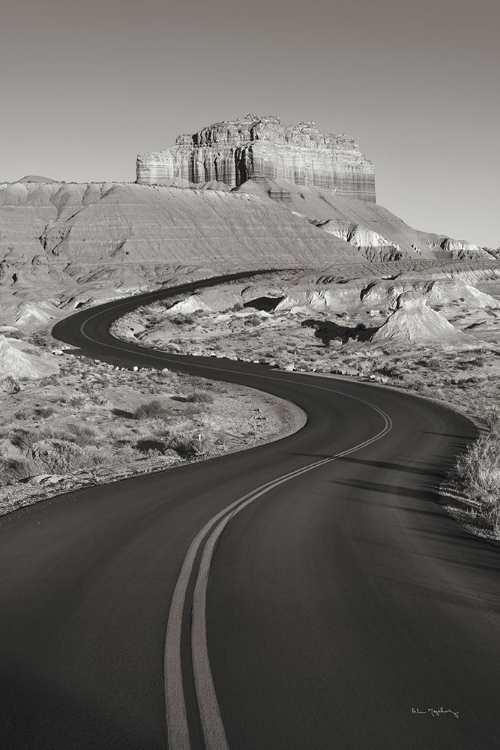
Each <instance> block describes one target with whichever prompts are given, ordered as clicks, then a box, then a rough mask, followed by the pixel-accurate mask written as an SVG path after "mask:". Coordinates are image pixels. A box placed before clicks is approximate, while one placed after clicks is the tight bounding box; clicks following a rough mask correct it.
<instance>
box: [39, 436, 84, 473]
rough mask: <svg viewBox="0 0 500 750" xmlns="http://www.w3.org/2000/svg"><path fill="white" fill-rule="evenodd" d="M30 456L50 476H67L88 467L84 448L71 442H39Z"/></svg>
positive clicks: (56, 440) (54, 440) (55, 440)
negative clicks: (75, 470) (78, 469)
mask: <svg viewBox="0 0 500 750" xmlns="http://www.w3.org/2000/svg"><path fill="white" fill-rule="evenodd" d="M30 456H31V458H33V459H35V460H36V462H37V463H38V464H39V465H40V466H41V467H43V469H44V471H46V472H47V473H50V474H67V473H69V472H70V471H73V470H74V469H77V468H80V467H82V466H85V465H86V461H85V451H84V450H83V448H80V446H79V445H76V443H73V442H70V441H69V440H58V439H52V440H39V441H38V442H37V443H34V445H33V446H32V447H31V449H30Z"/></svg>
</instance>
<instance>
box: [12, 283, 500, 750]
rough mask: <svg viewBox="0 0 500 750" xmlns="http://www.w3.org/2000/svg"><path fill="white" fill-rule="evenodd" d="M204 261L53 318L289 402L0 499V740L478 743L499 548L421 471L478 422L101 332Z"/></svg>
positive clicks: (120, 746)
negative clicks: (215, 435) (180, 444)
mask: <svg viewBox="0 0 500 750" xmlns="http://www.w3.org/2000/svg"><path fill="white" fill-rule="evenodd" d="M210 283H214V282H213V280H212V281H210V280H209V281H207V282H196V283H193V284H188V285H184V286H183V287H176V288H174V289H171V290H167V291H165V290H163V291H159V292H153V293H149V294H144V295H140V296H138V297H135V298H130V299H128V300H119V301H115V302H111V303H108V304H105V305H100V306H99V307H95V308H92V309H89V310H84V311H80V312H78V313H76V314H74V315H72V316H71V317H69V318H67V319H65V320H63V321H61V322H60V323H58V324H57V325H56V326H55V329H54V334H55V336H56V337H57V338H59V339H61V340H63V341H66V342H68V343H70V344H73V345H74V346H76V347H79V348H81V349H82V350H83V351H84V352H85V353H88V354H90V355H91V356H92V357H96V358H99V359H101V360H104V361H110V362H113V363H119V364H120V365H121V366H126V367H132V366H134V365H137V366H140V367H143V366H147V367H152V368H163V367H169V368H170V369H175V370H179V371H183V372H187V373H195V374H197V375H201V376H203V377H208V378H215V379H217V380H222V381H227V382H231V383H239V384H242V385H246V386H251V387H254V388H259V389H261V390H263V391H267V392H268V393H271V394H276V395H278V396H281V397H282V398H286V399H289V400H290V401H293V402H294V403H295V404H297V405H298V406H300V407H301V408H302V409H303V410H304V411H305V412H306V414H307V424H306V425H305V427H303V428H302V429H301V430H300V431H299V432H297V433H295V434H294V435H291V436H289V437H287V438H285V439H283V440H280V441H278V442H275V443H272V444H269V445H263V446H259V447H257V448H254V449H252V450H248V451H244V452H240V453H235V454H232V455H228V456H225V457H221V458H217V459H213V460H209V461H205V462H201V463H197V464H194V465H191V466H185V467H181V468H177V469H174V470H172V471H168V472H166V473H158V474H153V475H147V476H142V477H137V478H133V479H128V480H125V481H121V482H116V483H113V484H110V485H107V486H98V487H94V488H90V489H86V490H81V491H78V492H74V493H69V494H66V495H61V496H59V497H57V498H53V499H51V500H49V501H45V502H41V503H39V504H37V505H34V506H31V507H29V508H25V509H23V510H20V511H17V512H15V513H12V514H10V515H9V516H5V517H4V518H2V519H1V520H0V665H1V672H0V707H1V714H2V718H1V726H0V748H2V750H63V749H64V750H115V749H116V750H159V749H160V748H166V747H169V748H170V750H201V749H202V748H205V749H206V750H332V749H333V748H340V749H341V750H357V749H358V748H359V749H360V750H361V749H365V748H366V750H374V749H378V748H380V750H392V749H393V748H394V750H413V749H415V750H431V749H432V750H433V749H434V748H436V750H448V748H449V750H462V749H463V750H472V749H474V750H475V749H476V748H478V749H479V748H480V749H481V750H488V749H489V748H492V749H493V748H495V750H496V748H498V747H500V712H499V710H498V706H499V699H500V698H499V696H500V592H499V586H498V581H499V577H498V573H499V568H500V562H499V560H500V558H499V550H498V546H495V545H494V544H490V543H486V542H484V541H482V540H480V539H478V538H474V537H472V536H470V535H468V534H467V533H465V532H464V531H463V530H462V529H461V528H460V527H459V526H457V524H455V523H454V521H453V520H452V519H450V518H449V517H448V516H447V515H446V513H445V512H444V511H443V510H442V509H441V508H440V505H439V496H438V494H437V492H436V488H437V486H438V485H439V482H440V481H441V479H442V477H443V475H444V473H445V472H446V470H447V469H448V467H449V466H450V464H451V462H452V461H453V459H454V456H455V455H456V454H457V452H458V451H460V450H463V448H464V447H465V445H466V444H467V442H468V441H470V440H471V439H472V438H473V437H475V435H476V429H475V428H474V426H473V425H472V424H471V423H470V422H468V421H467V420H466V419H465V418H464V417H462V416H461V415H459V414H457V413H455V412H453V411H451V410H449V409H446V408H444V407H442V406H439V405H437V404H434V403H431V402H429V401H425V400H423V399H419V398H416V397H414V396H411V395H408V394H405V393H403V392H396V391H393V390H390V389H387V388H381V387H376V386H372V385H368V384H364V383H361V382H351V381H347V380H341V379H332V378H321V377H312V376H307V375H300V374H297V373H284V372H279V371H276V370H271V369H269V368H266V367H264V366H258V365H251V364H245V363H239V362H233V361H229V360H219V359H213V358H202V357H197V358H194V357H188V356H173V355H170V354H166V353H161V352H155V351H151V350H144V349H141V348H140V347H139V346H135V345H132V344H128V343H124V342H121V341H118V340H117V339H115V338H113V337H112V336H111V335H110V333H109V326H110V324H111V322H112V321H113V320H114V319H115V318H116V317H118V316H119V315H121V314H123V313H124V312H126V311H127V310H129V309H132V308H133V307H135V306H137V305H138V304H143V303H145V302H148V301H152V300H154V299H159V298H161V297H166V296H168V295H173V294H176V293H178V292H180V291H185V292H188V291H190V290H191V289H194V288H195V287H199V286H203V285H209V284H210Z"/></svg>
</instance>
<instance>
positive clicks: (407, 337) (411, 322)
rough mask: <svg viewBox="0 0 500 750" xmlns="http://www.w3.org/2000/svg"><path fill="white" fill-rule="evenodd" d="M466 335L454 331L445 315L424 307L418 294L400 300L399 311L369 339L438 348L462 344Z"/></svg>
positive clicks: (424, 303) (408, 295) (377, 342)
mask: <svg viewBox="0 0 500 750" xmlns="http://www.w3.org/2000/svg"><path fill="white" fill-rule="evenodd" d="M466 339H467V335H466V334H463V333H462V332H461V331H458V330H457V329H456V328H454V327H453V326H452V325H451V323H449V322H448V321H447V320H446V318H445V317H444V315H440V313H438V312H436V311H435V310H431V308H430V307H427V304H426V302H425V300H424V299H422V297H421V296H420V295H419V294H418V293H409V294H406V295H403V296H401V297H400V298H399V301H398V309H397V310H396V311H395V312H393V313H392V315H390V316H389V317H388V318H387V320H386V322H385V323H384V325H382V326H381V327H380V328H379V329H378V330H377V331H376V333H375V334H374V335H373V336H372V338H371V341H373V343H376V344H382V343H391V344H402V345H404V344H431V343H435V344H439V343H443V344H444V343H450V344H453V343H458V342H460V341H465V340H466Z"/></svg>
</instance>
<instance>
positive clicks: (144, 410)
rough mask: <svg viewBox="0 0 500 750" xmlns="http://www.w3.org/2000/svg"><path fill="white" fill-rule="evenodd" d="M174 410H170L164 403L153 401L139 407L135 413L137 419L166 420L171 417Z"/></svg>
mask: <svg viewBox="0 0 500 750" xmlns="http://www.w3.org/2000/svg"><path fill="white" fill-rule="evenodd" d="M171 414H172V410H171V409H169V408H168V407H167V406H166V405H165V404H164V403H163V401H160V400H159V399H153V401H148V402H147V403H146V404H141V406H138V407H137V409H136V410H135V412H134V418H135V419H166V418H167V417H169V416H171Z"/></svg>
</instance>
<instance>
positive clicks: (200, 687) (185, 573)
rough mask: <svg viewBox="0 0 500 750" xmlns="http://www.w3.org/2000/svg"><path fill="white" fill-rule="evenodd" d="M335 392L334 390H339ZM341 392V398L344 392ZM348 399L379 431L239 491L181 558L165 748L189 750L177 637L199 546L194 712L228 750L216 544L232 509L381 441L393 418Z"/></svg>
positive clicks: (218, 746) (210, 749)
mask: <svg viewBox="0 0 500 750" xmlns="http://www.w3.org/2000/svg"><path fill="white" fill-rule="evenodd" d="M306 387H310V388H318V389H319V390H325V391H330V389H328V388H322V387H321V386H314V385H310V386H306ZM332 390H333V389H332ZM335 392H336V393H338V391H335ZM342 395H344V396H345V395H346V394H342ZM348 398H353V399H354V400H356V401H360V402H362V403H364V404H366V405H367V406H368V407H370V408H371V409H374V410H375V411H377V412H378V413H379V414H380V415H381V416H382V417H383V419H384V427H383V429H382V430H380V432H378V433H377V434H376V435H374V436H373V437H372V438H369V439H368V440H365V441H364V442H362V443H359V444H358V445H355V446H353V447H352V448H349V449H347V450H345V451H342V452H341V453H337V454H335V455H334V456H331V457H329V458H325V459H321V460H320V461H315V462H314V463H311V464H309V465H308V466H304V467H303V468H301V469H297V470H296V471H292V472H290V473H289V474H284V475H282V476H280V477H277V478H276V479H274V480H272V481H271V482H267V483H266V484H263V485H261V486H260V487H257V488H256V489H255V490H252V492H250V493H248V494H246V495H243V497H240V498H238V499H237V500H235V501H234V502H233V503H231V504H230V505H228V506H227V507H226V508H224V509H223V510H221V511H220V512H219V513H217V514H216V515H215V516H213V518H211V519H210V521H208V522H207V523H206V524H205V526H204V527H203V528H202V530H201V531H200V532H199V534H198V535H197V536H196V537H195V539H194V540H193V542H192V543H191V546H190V547H189V550H188V552H187V555H186V557H185V559H184V562H183V565H182V568H181V572H180V574H179V578H178V579H177V583H176V586H175V590H174V594H173V597H172V602H171V605H170V612H169V616H168V622H167V633H166V639H165V662H164V675H165V705H166V712H167V730H168V743H169V748H170V750H190V747H191V743H190V739H189V726H188V720H187V711H186V704H185V698H184V688H183V678H182V663H181V636H182V620H183V613H184V611H185V607H186V597H187V590H188V586H189V582H190V580H191V577H192V573H193V567H194V563H195V559H196V557H197V555H198V552H199V550H200V548H201V547H202V545H203V544H204V545H205V546H204V549H203V553H202V556H201V561H200V564H199V568H198V574H197V578H196V584H195V588H194V595H193V601H192V623H191V657H192V663H193V672H194V679H195V688H196V697H197V703H198V711H199V715H200V719H201V723H202V727H203V735H204V740H205V747H206V750H229V746H228V743H227V739H226V734H225V730H224V725H223V722H222V718H221V715H220V710H219V704H218V702H217V696H216V692H215V687H214V683H213V678H212V672H211V669H210V661H209V657H208V644H207V627H206V602H207V589H208V579H209V574H210V567H211V564H212V560H213V556H214V552H215V548H216V546H217V542H218V541H219V539H220V537H221V535H222V533H223V532H224V529H225V528H226V526H227V525H228V523H229V521H230V520H231V519H232V518H234V516H235V515H236V514H237V513H239V512H240V511H242V510H243V509H244V508H246V507H247V505H250V503H252V502H254V501H255V500H257V499H258V498H260V497H262V496H263V495H265V494H266V493H268V492H270V491H271V490H273V489H275V488H276V487H279V486H280V485H281V484H284V483H285V482H289V481H290V480H292V479H295V478H297V477H299V476H302V475H303V474H306V473H308V472H310V471H313V470H314V469H317V468H319V467H320V466H324V465H325V464H328V463H331V462H332V461H335V460H337V459H338V458H341V457H342V456H346V455H348V454H349V453H354V451H358V450H360V449H361V448H364V447H365V446H367V445H371V443H374V442H375V441H376V440H380V439H381V438H383V437H384V436H385V435H386V434H387V433H388V432H390V430H391V429H392V420H391V418H390V417H389V416H388V414H386V413H385V412H384V411H382V409H379V408H378V407H376V406H373V404H370V403H369V402H368V401H365V400H364V399H360V398H356V397H354V396H349V397H348ZM215 524H217V526H215ZM214 526H215V528H214ZM210 532H211V533H210Z"/></svg>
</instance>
